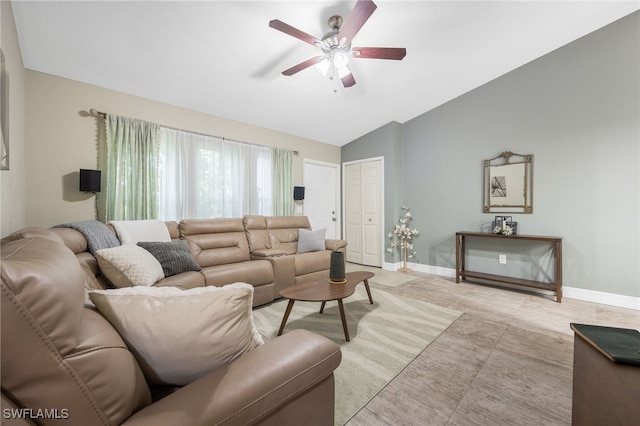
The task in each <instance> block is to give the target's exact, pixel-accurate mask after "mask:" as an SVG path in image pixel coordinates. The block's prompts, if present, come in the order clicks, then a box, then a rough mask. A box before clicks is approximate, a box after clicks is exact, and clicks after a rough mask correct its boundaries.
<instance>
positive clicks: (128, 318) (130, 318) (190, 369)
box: [89, 283, 263, 386]
mask: <svg viewBox="0 0 640 426" xmlns="http://www.w3.org/2000/svg"><path fill="white" fill-rule="evenodd" d="M89 297H90V298H91V301H92V302H93V303H94V304H95V305H96V307H97V309H98V310H99V311H100V313H101V314H102V315H103V316H105V317H106V318H107V320H108V321H109V322H110V323H111V324H112V325H113V326H114V327H115V328H116V330H118V332H119V333H120V335H121V336H122V338H123V339H124V341H125V342H126V343H127V346H128V347H129V349H130V350H131V352H132V353H133V354H134V356H135V357H136V359H137V360H138V363H139V364H140V367H141V368H142V371H143V373H144V375H145V377H146V378H147V380H148V381H149V382H151V383H155V384H170V385H176V386H183V385H186V384H188V383H191V382H192V381H194V380H195V379H197V378H199V377H201V376H203V375H205V374H206V373H208V372H209V371H212V370H214V369H215V368H217V367H219V366H221V365H223V364H226V363H228V362H230V361H233V360H234V359H236V358H238V357H239V356H240V355H242V354H244V353H246V352H248V351H250V350H251V349H253V348H255V347H257V346H260V345H262V344H263V339H262V336H261V335H260V333H259V332H258V330H257V329H256V327H255V325H254V323H253V314H252V311H251V304H252V301H253V286H251V285H250V284H246V283H234V284H228V285H225V286H224V287H213V286H208V287H198V288H193V289H190V290H181V289H179V288H177V287H131V288H122V289H117V290H95V291H92V292H90V293H89Z"/></svg>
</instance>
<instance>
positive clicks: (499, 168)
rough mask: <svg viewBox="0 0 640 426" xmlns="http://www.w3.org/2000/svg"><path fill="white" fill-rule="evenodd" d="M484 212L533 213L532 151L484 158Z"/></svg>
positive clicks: (509, 152)
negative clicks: (526, 153)
mask: <svg viewBox="0 0 640 426" xmlns="http://www.w3.org/2000/svg"><path fill="white" fill-rule="evenodd" d="M482 203H483V206H482V211H483V212H484V213H533V154H528V155H520V154H514V153H513V152H511V151H505V152H503V153H502V154H500V155H498V156H497V157H495V158H492V159H491V160H484V188H483V194H482Z"/></svg>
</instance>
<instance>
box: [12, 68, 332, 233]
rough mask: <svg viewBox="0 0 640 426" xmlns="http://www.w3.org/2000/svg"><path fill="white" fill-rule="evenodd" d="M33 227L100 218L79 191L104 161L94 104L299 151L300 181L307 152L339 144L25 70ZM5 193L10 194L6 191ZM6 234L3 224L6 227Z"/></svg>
mask: <svg viewBox="0 0 640 426" xmlns="http://www.w3.org/2000/svg"><path fill="white" fill-rule="evenodd" d="M25 81H26V83H25V89H26V95H25V106H26V128H25V135H26V140H27V144H26V171H27V178H26V192H25V196H26V207H27V213H26V220H25V222H26V225H27V226H51V225H55V224H58V223H63V222H70V221H78V220H87V219H92V218H94V217H95V210H94V199H93V197H92V196H88V195H86V194H83V193H80V192H79V191H78V170H79V169H80V168H89V169H93V168H97V167H98V143H97V140H98V139H97V135H98V133H97V125H98V121H99V120H96V119H95V118H94V117H91V116H89V115H88V111H89V109H91V108H95V109H97V110H99V111H104V112H107V113H112V114H118V115H123V116H129V117H135V118H140V119H143V120H148V121H153V122H156V123H159V124H161V125H165V126H169V127H176V128H180V129H185V130H191V131H196V132H201V133H206V134H211V135H215V136H222V137H226V138H230V139H235V140H240V141H244V142H250V143H256V144H260V145H266V146H278V147H282V148H289V149H293V150H297V151H299V152H300V155H299V156H297V157H295V161H294V184H295V185H301V184H302V163H303V159H304V158H309V159H314V160H321V161H326V162H331V163H339V162H340V148H339V147H336V146H333V145H328V144H324V143H320V142H316V141H312V140H309V139H303V138H299V137H295V136H292V135H288V134H284V133H280V132H275V131H272V130H267V129H264V128H260V127H255V126H250V125H247V124H243V123H239V122H236V121H231V120H226V119H222V118H219V117H214V116H211V115H208V114H204V113H200V112H197V111H192V110H188V109H184V108H179V107H175V106H171V105H168V104H164V103H161V102H156V101H151V100H148V99H144V98H140V97H137V96H132V95H127V94H124V93H120V92H116V91H113V90H107V89H103V88H100V87H96V86H92V85H89V84H84V83H80V82H77V81H72V80H67V79H63V78H59V77H55V76H52V75H49V74H43V73H39V72H35V71H30V70H27V71H26V80H25ZM3 199H4V194H3ZM3 232H4V229H3Z"/></svg>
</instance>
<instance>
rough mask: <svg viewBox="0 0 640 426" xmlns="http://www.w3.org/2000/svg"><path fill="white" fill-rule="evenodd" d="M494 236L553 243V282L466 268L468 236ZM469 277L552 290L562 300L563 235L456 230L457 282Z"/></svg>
mask: <svg viewBox="0 0 640 426" xmlns="http://www.w3.org/2000/svg"><path fill="white" fill-rule="evenodd" d="M470 237H471V238H492V239H498V240H500V241H509V240H516V241H541V242H545V243H549V244H552V245H553V252H554V254H555V277H554V281H553V282H543V281H534V280H527V279H523V278H514V277H507V276H503V275H495V274H487V273H483V272H475V271H468V270H466V269H465V255H466V254H465V252H466V250H465V240H466V238H470ZM468 278H476V279H480V280H484V281H493V282H496V283H505V284H513V285H518V286H523V287H531V288H539V289H543V290H551V291H554V292H555V293H556V300H557V301H558V303H561V302H562V237H547V236H542V235H509V236H505V235H500V234H490V233H487V232H456V282H457V283H459V282H460V280H465V279H468Z"/></svg>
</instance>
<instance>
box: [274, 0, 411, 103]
mask: <svg viewBox="0 0 640 426" xmlns="http://www.w3.org/2000/svg"><path fill="white" fill-rule="evenodd" d="M377 7H378V6H376V5H375V3H374V2H372V1H371V0H358V1H357V2H356V4H355V6H354V7H353V10H352V11H351V13H350V14H349V16H347V19H346V21H344V25H343V21H342V17H341V16H338V15H334V16H332V17H330V18H329V22H328V23H329V27H330V28H331V31H329V32H328V33H326V34H325V35H323V36H322V38H317V37H314V36H312V35H310V34H307V33H305V32H304V31H300V30H299V29H297V28H294V27H292V26H291V25H288V24H285V23H284V22H282V21H280V20H278V19H274V20H272V21H270V22H269V26H270V27H271V28H274V29H276V30H278V31H282V32H283V33H285V34H289V35H290V36H292V37H295V38H297V39H300V40H302V41H304V42H305V43H309V44H311V45H313V46H316V47H319V48H320V49H321V50H322V53H323V54H322V55H319V56H314V57H313V58H309V59H307V60H306V61H303V62H300V63H299V64H297V65H294V66H293V67H291V68H289V69H286V70H284V71H283V72H282V74H284V75H287V76H291V75H293V74H295V73H297V72H299V71H302V70H304V69H306V68H309V67H310V66H313V65H316V67H317V68H318V70H319V71H320V72H321V73H323V74H324V75H327V74H329V78H331V79H334V80H335V79H337V78H339V79H340V80H341V81H342V85H343V86H344V87H345V88H346V87H351V86H353V85H355V84H356V80H355V78H354V77H353V74H352V73H351V70H350V68H349V58H372V59H394V60H401V59H402V58H404V57H405V55H406V54H407V50H406V49H405V48H403V47H351V41H352V40H353V38H354V37H355V36H356V34H358V31H360V28H362V26H363V25H364V23H365V22H367V20H368V19H369V17H370V16H371V15H372V14H373V12H374V11H375V10H376V8H377ZM334 91H335V90H334Z"/></svg>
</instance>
